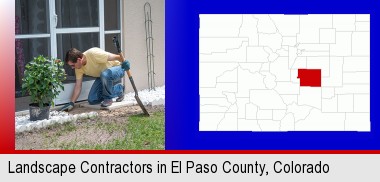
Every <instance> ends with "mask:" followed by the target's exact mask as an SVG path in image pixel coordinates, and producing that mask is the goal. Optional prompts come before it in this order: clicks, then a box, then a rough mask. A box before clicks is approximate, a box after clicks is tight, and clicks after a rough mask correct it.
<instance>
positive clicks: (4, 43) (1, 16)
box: [0, 1, 380, 154]
mask: <svg viewBox="0 0 380 182" xmlns="http://www.w3.org/2000/svg"><path fill="white" fill-rule="evenodd" d="M14 14H15V4H14V1H0V22H1V24H2V25H3V26H2V28H1V29H0V40H1V41H0V51H1V53H2V54H1V55H2V62H3V64H2V66H0V74H1V76H0V83H2V85H3V86H5V87H2V90H1V94H0V101H1V103H2V104H0V154H380V150H15V137H14V136H15V131H14V129H12V128H14V127H15V126H14V123H12V122H9V121H13V120H14V115H15V114H14V108H15V99H14V93H15V92H14V88H15V85H14V84H15V83H14V80H13V79H9V78H10V77H11V76H9V75H15V73H14V71H15V69H14V64H13V61H10V63H11V64H10V65H9V64H6V63H5V64H4V62H5V61H7V60H15V59H14V51H15V50H14V47H15V41H14V40H15V32H14V30H15V27H14ZM12 78H13V76H12Z"/></svg>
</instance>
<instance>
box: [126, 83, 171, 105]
mask: <svg viewBox="0 0 380 182" xmlns="http://www.w3.org/2000/svg"><path fill="white" fill-rule="evenodd" d="M138 94H139V98H140V100H141V102H142V103H143V104H144V105H152V106H155V105H165V85H164V86H162V87H156V89H155V90H151V91H149V89H145V90H141V91H139V92H138ZM124 100H125V102H127V103H129V102H132V103H133V104H134V105H137V102H136V99H135V92H129V93H127V94H125V99H124Z"/></svg>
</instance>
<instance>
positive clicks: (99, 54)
mask: <svg viewBox="0 0 380 182" xmlns="http://www.w3.org/2000/svg"><path fill="white" fill-rule="evenodd" d="M83 54H84V55H85V56H86V60H87V63H86V65H84V66H82V68H81V69H75V77H76V79H82V78H83V74H85V75H88V76H92V77H100V73H101V72H102V71H104V70H105V69H107V68H110V67H113V66H118V65H120V62H119V61H117V60H116V61H107V59H108V56H109V54H110V53H109V52H106V51H104V50H102V49H100V48H97V47H94V48H91V49H89V50H87V51H86V52H84V53H83Z"/></svg>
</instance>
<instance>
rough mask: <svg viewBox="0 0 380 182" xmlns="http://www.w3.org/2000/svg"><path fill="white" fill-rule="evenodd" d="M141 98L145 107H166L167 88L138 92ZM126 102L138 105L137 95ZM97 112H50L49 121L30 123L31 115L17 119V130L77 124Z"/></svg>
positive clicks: (130, 96)
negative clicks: (56, 124)
mask: <svg viewBox="0 0 380 182" xmlns="http://www.w3.org/2000/svg"><path fill="white" fill-rule="evenodd" d="M138 94H139V98H140V99H141V101H142V102H143V104H144V105H152V106H155V105H165V86H162V87H156V89H155V90H151V91H149V89H145V90H141V91H139V92H138ZM125 101H126V102H132V103H134V105H137V102H136V100H135V93H134V92H130V93H127V94H125ZM97 115H98V113H97V112H89V113H82V114H74V115H72V114H68V113H67V112H59V111H50V116H49V119H48V120H46V119H44V120H38V121H30V120H29V119H30V118H29V114H26V115H23V116H16V117H15V122H16V123H15V130H16V132H23V131H30V130H32V129H35V128H44V127H47V126H49V125H52V124H54V123H60V124H63V123H65V122H75V121H76V120H77V119H82V118H94V117H97Z"/></svg>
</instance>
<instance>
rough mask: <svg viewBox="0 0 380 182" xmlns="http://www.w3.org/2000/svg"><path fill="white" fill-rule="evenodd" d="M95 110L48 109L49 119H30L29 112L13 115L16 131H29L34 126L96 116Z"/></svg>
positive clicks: (45, 125) (44, 125)
mask: <svg viewBox="0 0 380 182" xmlns="http://www.w3.org/2000/svg"><path fill="white" fill-rule="evenodd" d="M97 116H98V113H97V112H88V113H82V114H74V115H72V114H68V113H67V112H63V111H50V115H49V119H44V120H37V121H30V120H29V119H30V118H29V114H28V115H25V116H16V117H15V122H16V123H15V129H16V132H23V131H30V130H33V129H35V128H44V127H47V126H49V125H52V124H54V123H60V124H63V123H65V122H75V121H76V120H77V119H82V118H94V117H97Z"/></svg>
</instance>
